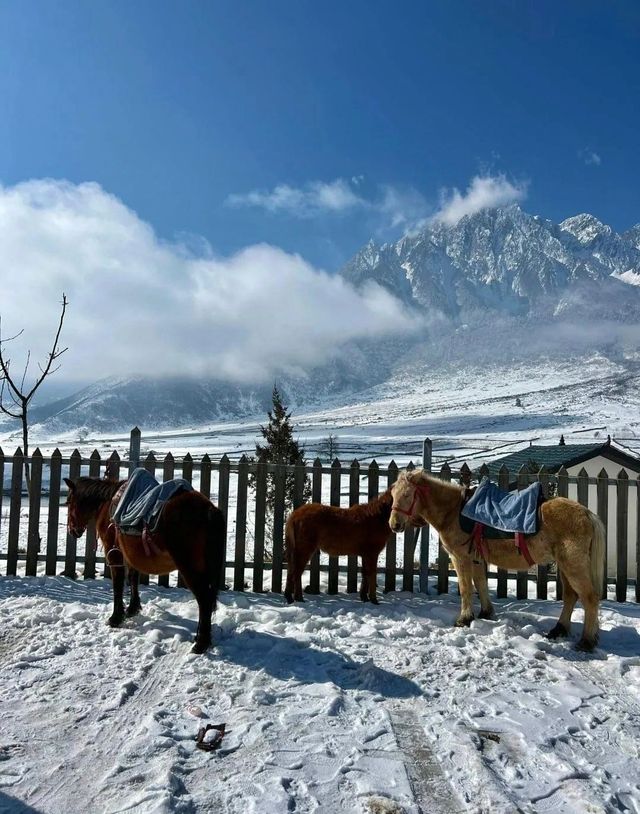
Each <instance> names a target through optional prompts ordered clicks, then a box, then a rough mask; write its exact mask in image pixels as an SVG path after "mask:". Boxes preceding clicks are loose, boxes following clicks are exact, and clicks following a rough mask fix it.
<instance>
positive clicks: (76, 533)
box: [67, 526, 87, 540]
mask: <svg viewBox="0 0 640 814" xmlns="http://www.w3.org/2000/svg"><path fill="white" fill-rule="evenodd" d="M86 528H87V527H86V526H85V527H84V528H76V527H75V526H67V531H68V532H69V534H70V535H71V536H72V537H74V538H75V539H76V540H77V539H79V538H80V537H82V535H83V534H84V533H85V531H86Z"/></svg>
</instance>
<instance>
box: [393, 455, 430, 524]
mask: <svg viewBox="0 0 640 814" xmlns="http://www.w3.org/2000/svg"><path fill="white" fill-rule="evenodd" d="M391 491H392V495H393V506H392V507H391V515H390V517H389V526H390V527H391V531H394V532H400V531H404V529H405V527H406V526H407V525H410V526H424V525H425V522H426V521H425V518H424V517H423V516H422V514H421V509H422V508H423V506H424V502H425V501H426V499H427V498H428V496H429V494H430V491H431V487H430V486H429V483H428V481H427V480H426V479H425V477H424V475H423V473H422V470H421V469H416V470H408V471H405V472H401V473H400V477H399V478H398V480H397V481H396V482H395V483H394V484H393V486H392V487H391Z"/></svg>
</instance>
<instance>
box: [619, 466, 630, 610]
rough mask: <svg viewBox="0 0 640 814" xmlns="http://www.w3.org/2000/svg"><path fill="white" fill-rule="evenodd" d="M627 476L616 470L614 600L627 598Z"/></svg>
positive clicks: (622, 470) (622, 600)
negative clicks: (616, 503)
mask: <svg viewBox="0 0 640 814" xmlns="http://www.w3.org/2000/svg"><path fill="white" fill-rule="evenodd" d="M628 500H629V476H628V475H627V473H626V470H624V469H621V470H620V472H618V505H617V512H616V516H617V538H618V539H617V543H616V554H617V568H616V601H617V602H626V599H627V518H628V516H629V506H628Z"/></svg>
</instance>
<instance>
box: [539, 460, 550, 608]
mask: <svg viewBox="0 0 640 814" xmlns="http://www.w3.org/2000/svg"><path fill="white" fill-rule="evenodd" d="M538 481H539V482H540V487H541V492H542V495H543V497H545V498H546V497H548V495H549V475H548V474H547V470H546V469H545V467H544V465H543V466H541V467H540V471H539V472H538ZM548 570H549V567H548V566H547V565H546V564H544V563H540V564H539V565H538V578H537V580H536V591H537V594H536V595H537V597H538V599H546V598H547V581H548V579H549V575H548Z"/></svg>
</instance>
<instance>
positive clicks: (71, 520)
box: [67, 504, 87, 540]
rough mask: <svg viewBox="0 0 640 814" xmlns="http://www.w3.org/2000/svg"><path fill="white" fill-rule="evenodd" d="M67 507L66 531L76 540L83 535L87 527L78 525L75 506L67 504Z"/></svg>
mask: <svg viewBox="0 0 640 814" xmlns="http://www.w3.org/2000/svg"><path fill="white" fill-rule="evenodd" d="M67 507H68V508H67V531H68V532H69V534H71V535H72V536H73V537H75V538H76V540H77V539H78V538H80V537H82V535H83V534H84V533H85V531H86V530H87V526H86V524H85V525H84V526H80V525H79V524H78V518H77V516H76V507H75V506H69V504H67Z"/></svg>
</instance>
